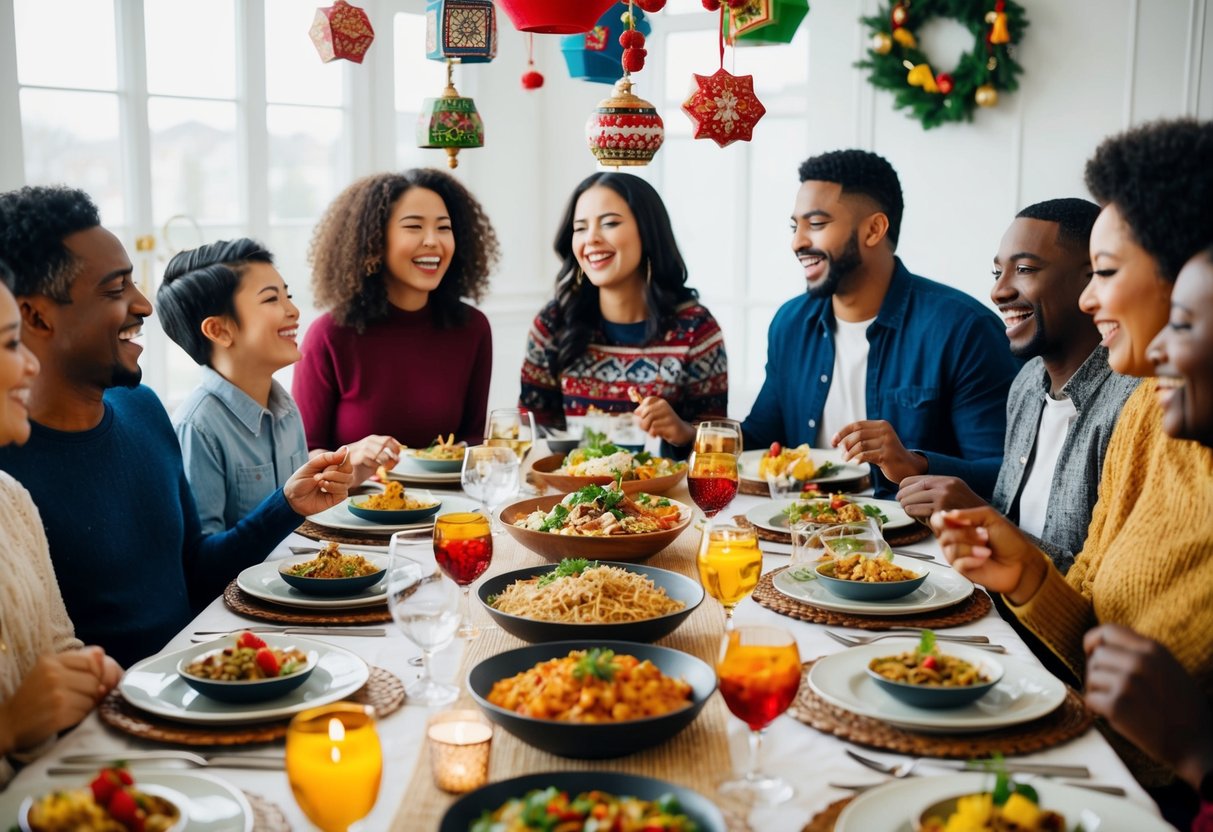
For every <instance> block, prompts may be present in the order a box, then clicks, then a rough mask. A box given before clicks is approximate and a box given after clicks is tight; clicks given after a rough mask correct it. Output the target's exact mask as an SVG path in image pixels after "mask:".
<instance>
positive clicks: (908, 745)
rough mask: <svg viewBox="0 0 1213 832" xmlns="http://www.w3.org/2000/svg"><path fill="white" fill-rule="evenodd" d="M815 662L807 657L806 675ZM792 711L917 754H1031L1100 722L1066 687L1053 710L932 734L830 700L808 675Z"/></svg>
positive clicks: (820, 725)
mask: <svg viewBox="0 0 1213 832" xmlns="http://www.w3.org/2000/svg"><path fill="white" fill-rule="evenodd" d="M812 666H813V662H805V665H804V668H805V673H806V675H807V674H808V671H809V668H811V667H812ZM788 713H789V714H791V715H792V716H794V717H796V719H798V720H800V721H801V722H803V723H804V724H805V725H808V726H810V727H813V728H816V729H817V730H818V731H822V732H824V733H826V734H833V735H834V736H836V737H840V738H842V739H844V740H846V741H848V742H853V743H858V744H859V745H867V746H871V747H872V748H881V749H884V750H885V751H895V752H897V753H898V754H911V755H913V756H916V757H949V758H952V759H957V760H968V759H971V758H973V757H989V756H991V755H992V754H1005V755H1007V756H1011V755H1014V754H1031V753H1033V752H1035V751H1041V750H1042V749H1045V748H1052V747H1053V746H1055V745H1061V744H1062V743H1064V742H1069V741H1070V740H1072V739H1074V738H1075V737H1077V736H1080V735H1081V734H1084V733H1086V731H1087V729H1088V728H1090V727H1091V726H1092V725H1093V724H1094V722H1095V715H1094V714H1092V713H1091V712H1090V711H1089V710H1087V706H1086V705H1084V704H1083V701H1082V696H1080V695H1079V694H1078V693H1077V692H1076V691H1075V690H1074V689H1073V688H1070V687H1067V688H1066V698H1065V699H1064V700H1063V701H1062V703H1061V705H1060V706H1059V707H1058V708H1057V710H1055V711H1053V713H1051V714H1048V715H1047V716H1043V717H1041V718H1040V719H1034V720H1032V721H1031V722H1024V723H1022V724H1020V725H1012V726H1010V727H1008V728H1001V729H999V730H996V731H990V730H984V729H983V730H982V731H981V732H979V733H975V734H929V733H925V732H920V731H912V730H910V729H907V728H896V727H894V726H892V725H889V724H888V723H887V722H882V721H881V720H879V719H873V718H871V717H867V716H860V715H858V714H853V713H851V712H850V711H848V710H845V709H843V708H839V707H838V706H837V705H831V704H830V703H828V702H826V701H825V700H824V699H822V698H821V697H820V696H818V695H817V692H816V691H814V690H813V688H812V687H811V686H810V685H809V683H808V680H807V678H806V679H805V680H803V681H802V682H801V684H800V691H799V692H798V693H797V694H796V701H795V702H793V703H792V707H791V708H789V709H788Z"/></svg>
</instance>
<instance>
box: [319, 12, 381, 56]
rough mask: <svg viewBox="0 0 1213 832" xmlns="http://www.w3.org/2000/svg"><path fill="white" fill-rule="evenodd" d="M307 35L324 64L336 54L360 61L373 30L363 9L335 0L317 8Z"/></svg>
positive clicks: (369, 46)
mask: <svg viewBox="0 0 1213 832" xmlns="http://www.w3.org/2000/svg"><path fill="white" fill-rule="evenodd" d="M308 36H309V37H311V39H312V43H314V44H316V51H317V52H319V53H320V60H322V61H324V62H325V63H326V64H327V63H328V62H329V61H335V60H337V59H338V58H341V59H344V60H347V61H353V62H354V63H358V64H360V63H362V57H363V56H364V55H365V54H366V50H368V49H370V48H371V42H372V41H373V40H375V30H374V29H372V28H371V20H370V18H369V17H367V16H366V12H364V11H363V10H362V9H360V8H358V7H357V6H351V5H350V4H349V3H347V2H345V0H337V2H336V3H334V4H333V5H331V6H322V7H320V8H318V9H316V16H315V17H314V18H313V19H312V28H311V29H309V30H308Z"/></svg>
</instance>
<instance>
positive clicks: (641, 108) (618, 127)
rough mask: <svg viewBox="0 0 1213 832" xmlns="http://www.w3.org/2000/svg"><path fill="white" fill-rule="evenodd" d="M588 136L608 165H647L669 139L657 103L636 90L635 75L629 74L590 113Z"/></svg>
mask: <svg viewBox="0 0 1213 832" xmlns="http://www.w3.org/2000/svg"><path fill="white" fill-rule="evenodd" d="M585 137H586V140H587V141H588V142H589V144H590V152H591V153H593V154H594V156H595V157H596V158H597V159H598V161H599V162H600V163H602V164H604V165H611V166H616V167H618V166H620V165H626V166H633V165H647V164H648V163H649V162H651V161H652V160H653V157H654V156H655V155H657V151H658V150H659V149H660V148H661V143H662V142H663V141H665V125H664V124H662V121H661V116H659V115H658V114H657V108H656V107H654V106H653V105H652V104H650V103H649V102H647V101H645V100H644V99H643V98H641V97H639V96H637V95H633V94H632V79H631V78H628V77H627V76H626V75H625V76H624V77H623V78H620V79H619V81H618V82H616V84H615V93H614V94H613V95H612V96H610V97H609V98H604V99H603V100H602V101H600V102H598V109H596V110H594V112H593V113H591V114H590V118H589V120H588V121H587V122H586V124H585Z"/></svg>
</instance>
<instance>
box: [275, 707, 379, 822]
mask: <svg viewBox="0 0 1213 832" xmlns="http://www.w3.org/2000/svg"><path fill="white" fill-rule="evenodd" d="M382 773H383V751H382V749H381V748H380V745H379V735H378V734H377V733H376V731H375V718H374V710H373V709H372V708H370V707H368V706H366V705H357V704H355V703H353V702H334V703H332V704H331V705H324V706H321V707H319V708H312V709H310V710H306V711H303V712H302V713H299V714H296V716H295V718H294V719H292V720H291V724H290V727H289V728H287V730H286V776H287V779H288V780H289V781H290V784H291V791H292V792H293V793H294V795H295V802H296V803H298V804H299V808H300V809H302V810H303V813H304V814H305V815H307V816H308V819H309V820H310V821H311V822H312V823H314V824H316V826H318V827H320V828H321V829H322V830H324V832H346V830H347V829H349V828H350V826H351V825H352V824H355V823H356V822H357V821H359V820H362V819H363V818H364V817H366V816H367V815H369V814H370V812H371V809H372V808H374V806H375V799H376V798H377V797H378V796H379V780H380V777H381V775H382Z"/></svg>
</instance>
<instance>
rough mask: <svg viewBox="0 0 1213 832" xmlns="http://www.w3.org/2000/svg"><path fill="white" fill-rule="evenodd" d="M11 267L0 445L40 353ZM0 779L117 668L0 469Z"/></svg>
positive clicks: (21, 417) (23, 411)
mask: <svg viewBox="0 0 1213 832" xmlns="http://www.w3.org/2000/svg"><path fill="white" fill-rule="evenodd" d="M11 288H12V274H11V272H9V270H8V268H7V267H6V266H4V264H3V263H0V445H7V444H10V443H14V442H15V443H18V444H20V443H23V442H25V440H26V439H28V438H29V433H30V426H29V415H28V411H27V403H28V397H29V392H30V388H29V383H30V380H31V379H32V378H33V377H34V376H35V375H36V374H37V372H38V361H37V359H35V358H34V356H33V354H32V353H31V352H30V351H29V350H28V349H26V348H25V347H24V346H23V345H22V343H21V315H20V312H19V310H18V308H17V302H16V300H15V299H14V298H13V294H12V291H11ZM0 570H3V572H4V580H3V581H0V787H2V786H3V785H4V784H5V783H7V782H8V780H9V779H11V778H12V776H13V773H14V772H13V764H14V763H16V764H20V763H21V762H25V761H27V760H29V759H30V758H32V757H34V756H37V754H38V753H39V752H41V751H42V750H44V749H45V747H46V746H48V745H49V744H50V743H51V742H53V741H54V738H55V736H56V735H57V734H58V733H59V732H60V731H62V730H64V729H65V728H70V727H71V726H73V725H75V724H76V723H77V722H79V721H80V720H81V719H83V718H84V717H85V716H86V715H87V714H88V713H89V711H91V710H92V709H93V707H94V706H95V705H96V704H97V702H99V701H100V700H101V698H102V697H103V696H105V694H106V693H108V692H109V690H110V688H112V687H113V686H114V685H115V684H117V683H118V679H119V678H120V677H121V675H122V669H121V668H120V667H118V665H117V663H116V662H115V661H114V660H113V659H111V658H110V657H109V656H107V655H105V653H104V652H103V651H102V650H101V648H100V647H81V645H80V641H79V640H78V639H76V637H75V636H74V635H73V633H72V622H71V620H70V619H69V618H68V617H67V610H66V609H64V606H63V598H62V597H61V596H60V594H59V585H58V583H57V582H56V581H55V570H54V568H53V567H52V566H51V559H50V551H49V549H48V547H47V543H46V534H45V532H44V531H43V530H42V521H41V519H40V518H39V516H38V509H37V508H36V507H35V506H34V503H33V500H31V499H30V496H29V492H27V491H26V490H25V489H24V488H22V487H21V485H20V483H18V482H17V481H16V480H14V479H13V478H12V477H10V476H9V475H8V474H6V473H4V472H3V471H0Z"/></svg>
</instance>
